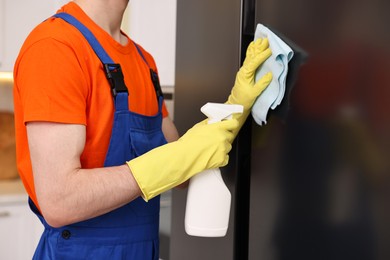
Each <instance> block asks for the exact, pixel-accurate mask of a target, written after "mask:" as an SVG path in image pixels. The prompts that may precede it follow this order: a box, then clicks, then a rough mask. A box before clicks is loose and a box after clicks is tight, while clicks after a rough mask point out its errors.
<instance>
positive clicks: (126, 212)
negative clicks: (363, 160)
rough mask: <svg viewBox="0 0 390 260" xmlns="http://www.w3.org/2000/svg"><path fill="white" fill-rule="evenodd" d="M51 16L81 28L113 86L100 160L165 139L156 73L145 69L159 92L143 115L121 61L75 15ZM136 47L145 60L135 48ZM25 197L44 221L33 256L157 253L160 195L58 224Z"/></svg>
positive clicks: (111, 160) (145, 258)
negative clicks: (152, 111)
mask: <svg viewBox="0 0 390 260" xmlns="http://www.w3.org/2000/svg"><path fill="white" fill-rule="evenodd" d="M55 17H58V18H62V19H64V20H65V21H67V22H68V23H70V24H72V25H74V26H75V27H76V28H78V29H79V30H80V31H81V32H82V33H83V35H84V36H85V37H86V39H87V40H88V41H89V43H90V45H91V46H92V48H93V49H94V51H95V52H96V54H97V55H98V57H99V58H100V59H101V60H102V62H103V65H104V67H105V70H106V74H107V78H108V80H109V82H110V85H111V88H112V93H113V96H114V100H115V115H114V122H113V128H112V134H111V140H110V145H109V149H108V152H107V156H106V159H105V163H104V165H105V166H116V165H122V164H124V163H125V162H126V161H128V160H130V159H132V158H134V157H137V156H140V155H142V154H143V153H145V152H147V151H149V150H151V149H153V148H155V147H157V146H160V145H163V144H165V143H166V140H165V138H164V135H163V133H162V130H161V125H162V113H161V108H162V103H163V98H162V93H161V89H160V85H159V83H158V77H157V74H156V73H155V72H153V70H150V71H151V79H152V81H153V84H154V86H155V89H156V94H157V97H158V103H159V106H158V107H159V111H158V113H157V114H156V115H155V116H144V115H140V114H137V113H133V112H131V111H129V106H128V93H127V88H126V86H125V85H124V81H123V74H122V72H121V69H120V66H119V65H118V64H114V63H113V62H112V60H111V59H110V57H109V56H108V55H107V54H106V53H105V51H104V50H103V48H102V47H101V46H100V44H99V43H98V42H97V40H96V38H95V37H94V36H93V35H92V33H91V32H90V31H89V30H88V29H87V28H86V27H85V26H84V25H82V24H81V23H79V22H78V21H77V20H76V19H75V18H74V17H72V16H70V15H69V14H66V13H59V14H56V15H55ZM136 46H137V45H136ZM137 49H138V46H137ZM138 52H139V54H140V55H141V56H142V58H143V59H144V60H145V58H144V57H143V55H142V52H141V51H140V49H138ZM145 62H146V60H145ZM146 63H147V62H146ZM29 202H30V207H31V208H32V210H33V211H34V212H35V213H36V214H37V215H38V217H39V218H40V220H41V222H42V223H43V225H44V227H45V230H44V232H43V234H42V237H41V240H40V242H39V244H38V247H37V250H36V252H35V254H34V259H40V260H41V259H83V260H85V259H104V260H107V259H131V260H133V259H134V260H149V259H150V260H156V259H158V258H159V240H158V235H159V211H160V198H159V197H156V198H154V199H152V200H149V202H147V203H146V202H145V201H144V200H143V199H142V198H137V199H136V200H134V201H132V202H130V203H129V204H127V205H125V206H123V207H121V208H118V209H116V210H114V211H111V212H109V213H107V214H104V215H102V216H99V217H96V218H93V219H89V220H86V221H82V222H79V223H75V224H72V225H68V226H64V227H61V228H52V227H50V226H49V225H48V224H47V223H46V221H45V219H44V218H43V217H42V215H41V214H40V213H39V211H38V210H37V208H36V206H35V205H34V204H33V202H32V201H31V200H30V201H29Z"/></svg>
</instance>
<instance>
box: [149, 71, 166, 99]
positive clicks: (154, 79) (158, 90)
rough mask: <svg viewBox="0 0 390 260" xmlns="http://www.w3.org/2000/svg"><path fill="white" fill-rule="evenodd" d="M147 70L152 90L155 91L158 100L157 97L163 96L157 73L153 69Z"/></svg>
mask: <svg viewBox="0 0 390 260" xmlns="http://www.w3.org/2000/svg"><path fill="white" fill-rule="evenodd" d="M149 70H150V77H151V79H152V82H153V86H154V90H155V91H156V96H157V100H158V99H159V97H162V96H163V92H162V90H161V85H160V80H159V78H158V75H157V73H156V72H155V71H154V70H152V69H149Z"/></svg>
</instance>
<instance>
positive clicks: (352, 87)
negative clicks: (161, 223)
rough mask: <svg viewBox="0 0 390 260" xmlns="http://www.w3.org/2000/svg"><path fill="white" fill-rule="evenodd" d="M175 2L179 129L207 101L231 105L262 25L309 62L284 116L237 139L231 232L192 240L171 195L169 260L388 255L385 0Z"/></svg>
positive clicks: (389, 42)
mask: <svg viewBox="0 0 390 260" xmlns="http://www.w3.org/2000/svg"><path fill="white" fill-rule="evenodd" d="M177 4H178V5H177V22H178V25H177V26H178V28H177V53H176V57H177V58H176V83H175V123H176V125H177V126H178V128H179V131H180V132H181V134H183V133H184V132H185V131H186V130H187V129H188V128H190V127H191V126H192V125H193V124H194V123H196V122H197V121H199V120H201V119H203V118H204V116H203V115H202V114H201V112H200V111H199V108H200V107H201V106H202V105H203V104H204V103H206V102H208V101H213V102H224V101H225V100H226V98H227V96H228V94H229V91H230V89H231V87H232V85H233V83H234V77H235V74H236V72H237V70H238V68H239V65H240V62H241V58H240V55H241V54H242V53H243V52H244V51H245V46H246V44H247V43H248V41H249V40H250V39H252V38H253V32H254V28H255V25H256V23H263V24H264V25H266V26H269V27H270V28H272V29H273V30H275V31H277V32H279V33H281V34H283V36H285V37H287V38H288V39H289V40H291V41H292V42H294V43H295V44H296V45H297V46H299V47H300V48H302V49H303V50H304V51H306V52H307V54H308V58H307V59H306V61H305V63H304V64H303V65H302V67H300V69H299V73H298V74H297V78H296V79H295V80H294V84H293V87H292V89H291V95H290V97H289V100H288V101H289V102H288V106H287V107H284V108H283V113H280V110H279V111H273V112H272V113H271V114H270V116H269V117H268V120H267V125H265V126H258V125H256V124H255V123H254V121H253V120H252V119H251V118H249V119H248V121H247V123H246V126H245V128H244V129H243V130H244V131H242V132H241V133H240V135H239V137H238V140H237V141H236V142H235V144H234V149H233V151H232V154H231V160H230V162H229V166H228V167H226V168H224V169H223V172H222V173H223V177H224V179H225V182H226V183H227V184H228V187H229V189H230V191H231V193H232V198H233V201H232V212H231V216H230V227H229V231H228V234H227V236H226V237H224V238H195V237H189V236H188V235H186V234H185V232H184V210H185V201H186V191H178V190H175V191H174V192H173V201H172V203H173V211H172V234H171V235H172V236H171V244H170V249H171V251H170V254H171V258H170V259H173V260H176V259H177V260H179V259H213V260H214V259H223V260H225V259H227V260H229V259H239V260H245V259H253V260H255V259H256V260H257V259H266V260H273V259H275V260H276V259H281V260H284V259H289V260H290V259H292V260H295V259H300V260H301V259H303V260H306V259H310V260H311V259H332V260H334V259H335V260H338V259H343V260H344V259H347V260H349V259H367V260H376V259H378V260H382V259H390V250H389V247H388V241H389V239H390V221H389V220H390V210H389V209H390V207H389V206H388V201H389V199H390V194H389V191H390V174H389V172H390V161H389V160H388V158H389V155H390V116H389V111H390V102H389V100H390V27H389V26H388V24H390V16H389V15H388V10H390V2H389V1H385V0H354V1H352V0H339V1H329V0H328V1H325V0H257V1H254V0H245V1H233V0H229V1H223V0H218V1H206V0H199V1H188V0H187V1H184V0H183V1H180V0H179V1H178V3H177ZM242 10H244V12H242ZM251 21H253V23H252V22H251ZM285 101H287V100H285ZM286 111H287V114H286V113H285V112H286ZM248 144H249V145H248ZM237 169H239V170H237ZM240 171H241V172H240ZM247 171H249V173H248V172H247Z"/></svg>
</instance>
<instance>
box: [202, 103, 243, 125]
mask: <svg viewBox="0 0 390 260" xmlns="http://www.w3.org/2000/svg"><path fill="white" fill-rule="evenodd" d="M200 111H202V113H203V114H205V115H206V116H207V117H208V118H209V121H208V123H209V124H212V123H215V122H219V121H222V120H224V119H231V118H232V116H233V114H235V113H242V112H243V111H244V107H243V106H242V105H234V104H220V103H212V102H209V103H206V104H205V105H204V106H202V107H201V109H200Z"/></svg>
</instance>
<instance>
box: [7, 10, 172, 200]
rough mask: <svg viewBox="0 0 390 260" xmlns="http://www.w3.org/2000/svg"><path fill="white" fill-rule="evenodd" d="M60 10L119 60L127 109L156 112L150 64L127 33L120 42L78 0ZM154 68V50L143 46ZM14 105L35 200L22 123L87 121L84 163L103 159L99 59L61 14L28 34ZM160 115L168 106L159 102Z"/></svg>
mask: <svg viewBox="0 0 390 260" xmlns="http://www.w3.org/2000/svg"><path fill="white" fill-rule="evenodd" d="M60 12H66V13H69V14H71V15H73V16H74V17H76V18H77V19H78V20H79V21H80V22H81V23H83V24H84V25H85V26H86V27H87V28H89V30H91V32H92V33H93V34H94V35H95V37H96V38H97V40H98V41H99V42H100V44H101V45H102V47H103V48H104V49H105V51H106V52H107V54H108V55H109V56H110V57H111V59H112V60H113V61H114V62H115V63H119V64H120V65H121V67H122V70H123V74H124V81H125V84H126V86H127V88H128V90H129V109H130V110H131V111H133V112H137V113H140V114H143V115H148V116H150V115H155V114H156V113H157V112H158V103H157V98H156V94H155V90H154V86H153V83H152V81H151V80H150V72H149V67H148V65H147V64H146V63H145V61H144V60H143V59H142V57H141V56H140V55H139V53H138V51H137V49H136V47H135V45H134V43H133V42H132V41H131V40H130V39H128V43H127V45H125V46H123V45H121V44H119V43H118V42H116V41H115V40H114V39H113V38H112V37H111V36H110V35H109V34H108V33H107V32H105V31H104V30H103V29H101V28H100V27H99V26H98V25H97V24H95V23H94V22H93V21H92V20H91V19H90V18H89V17H88V16H87V15H86V14H85V13H84V12H83V11H82V9H80V7H79V6H77V4H75V3H73V2H70V3H68V4H67V5H65V6H63V7H62V9H61V10H60ZM141 50H142V51H143V55H144V57H145V58H146V60H147V62H148V64H149V65H150V66H151V68H152V69H153V70H155V71H156V65H155V62H154V60H153V58H152V56H151V55H150V54H149V53H147V52H146V51H145V50H143V49H142V48H141ZM14 78H15V83H14V106H15V125H16V138H17V144H16V146H17V165H18V171H19V174H20V177H21V179H22V181H23V183H24V186H25V188H26V190H27V192H28V194H29V196H30V197H31V198H32V200H33V201H34V203H35V204H36V205H38V202H37V199H36V195H35V189H34V181H33V173H32V167H31V161H30V153H29V149H28V143H27V134H26V127H25V124H26V123H28V122H32V121H46V122H58V123H70V124H83V125H85V126H86V143H85V147H84V151H83V153H82V155H81V158H80V161H81V165H82V167H83V168H96V167H102V166H103V165H104V160H105V156H106V152H107V149H108V145H109V141H110V135H111V128H112V121H113V113H114V103H113V97H112V95H111V90H110V86H109V83H108V81H107V79H106V76H105V73H104V70H103V67H102V63H101V61H100V60H99V58H98V57H97V56H96V54H95V53H94V51H93V50H92V48H91V47H90V45H89V43H88V42H87V41H86V39H85V38H84V36H83V35H82V34H81V33H80V32H79V31H78V30H77V29H76V28H75V27H73V26H72V25H70V24H68V23H67V22H65V21H64V20H62V19H58V18H56V19H55V18H49V19H47V20H46V21H44V22H43V23H41V24H39V25H38V26H37V27H36V28H35V29H34V30H33V31H32V32H31V34H30V35H29V36H28V38H27V39H26V41H25V43H24V45H23V47H22V49H21V51H20V54H19V56H18V58H17V61H16V64H15V70H14ZM162 112H163V116H164V117H165V116H167V115H168V112H167V109H166V107H165V105H164V106H163V111H162Z"/></svg>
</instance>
